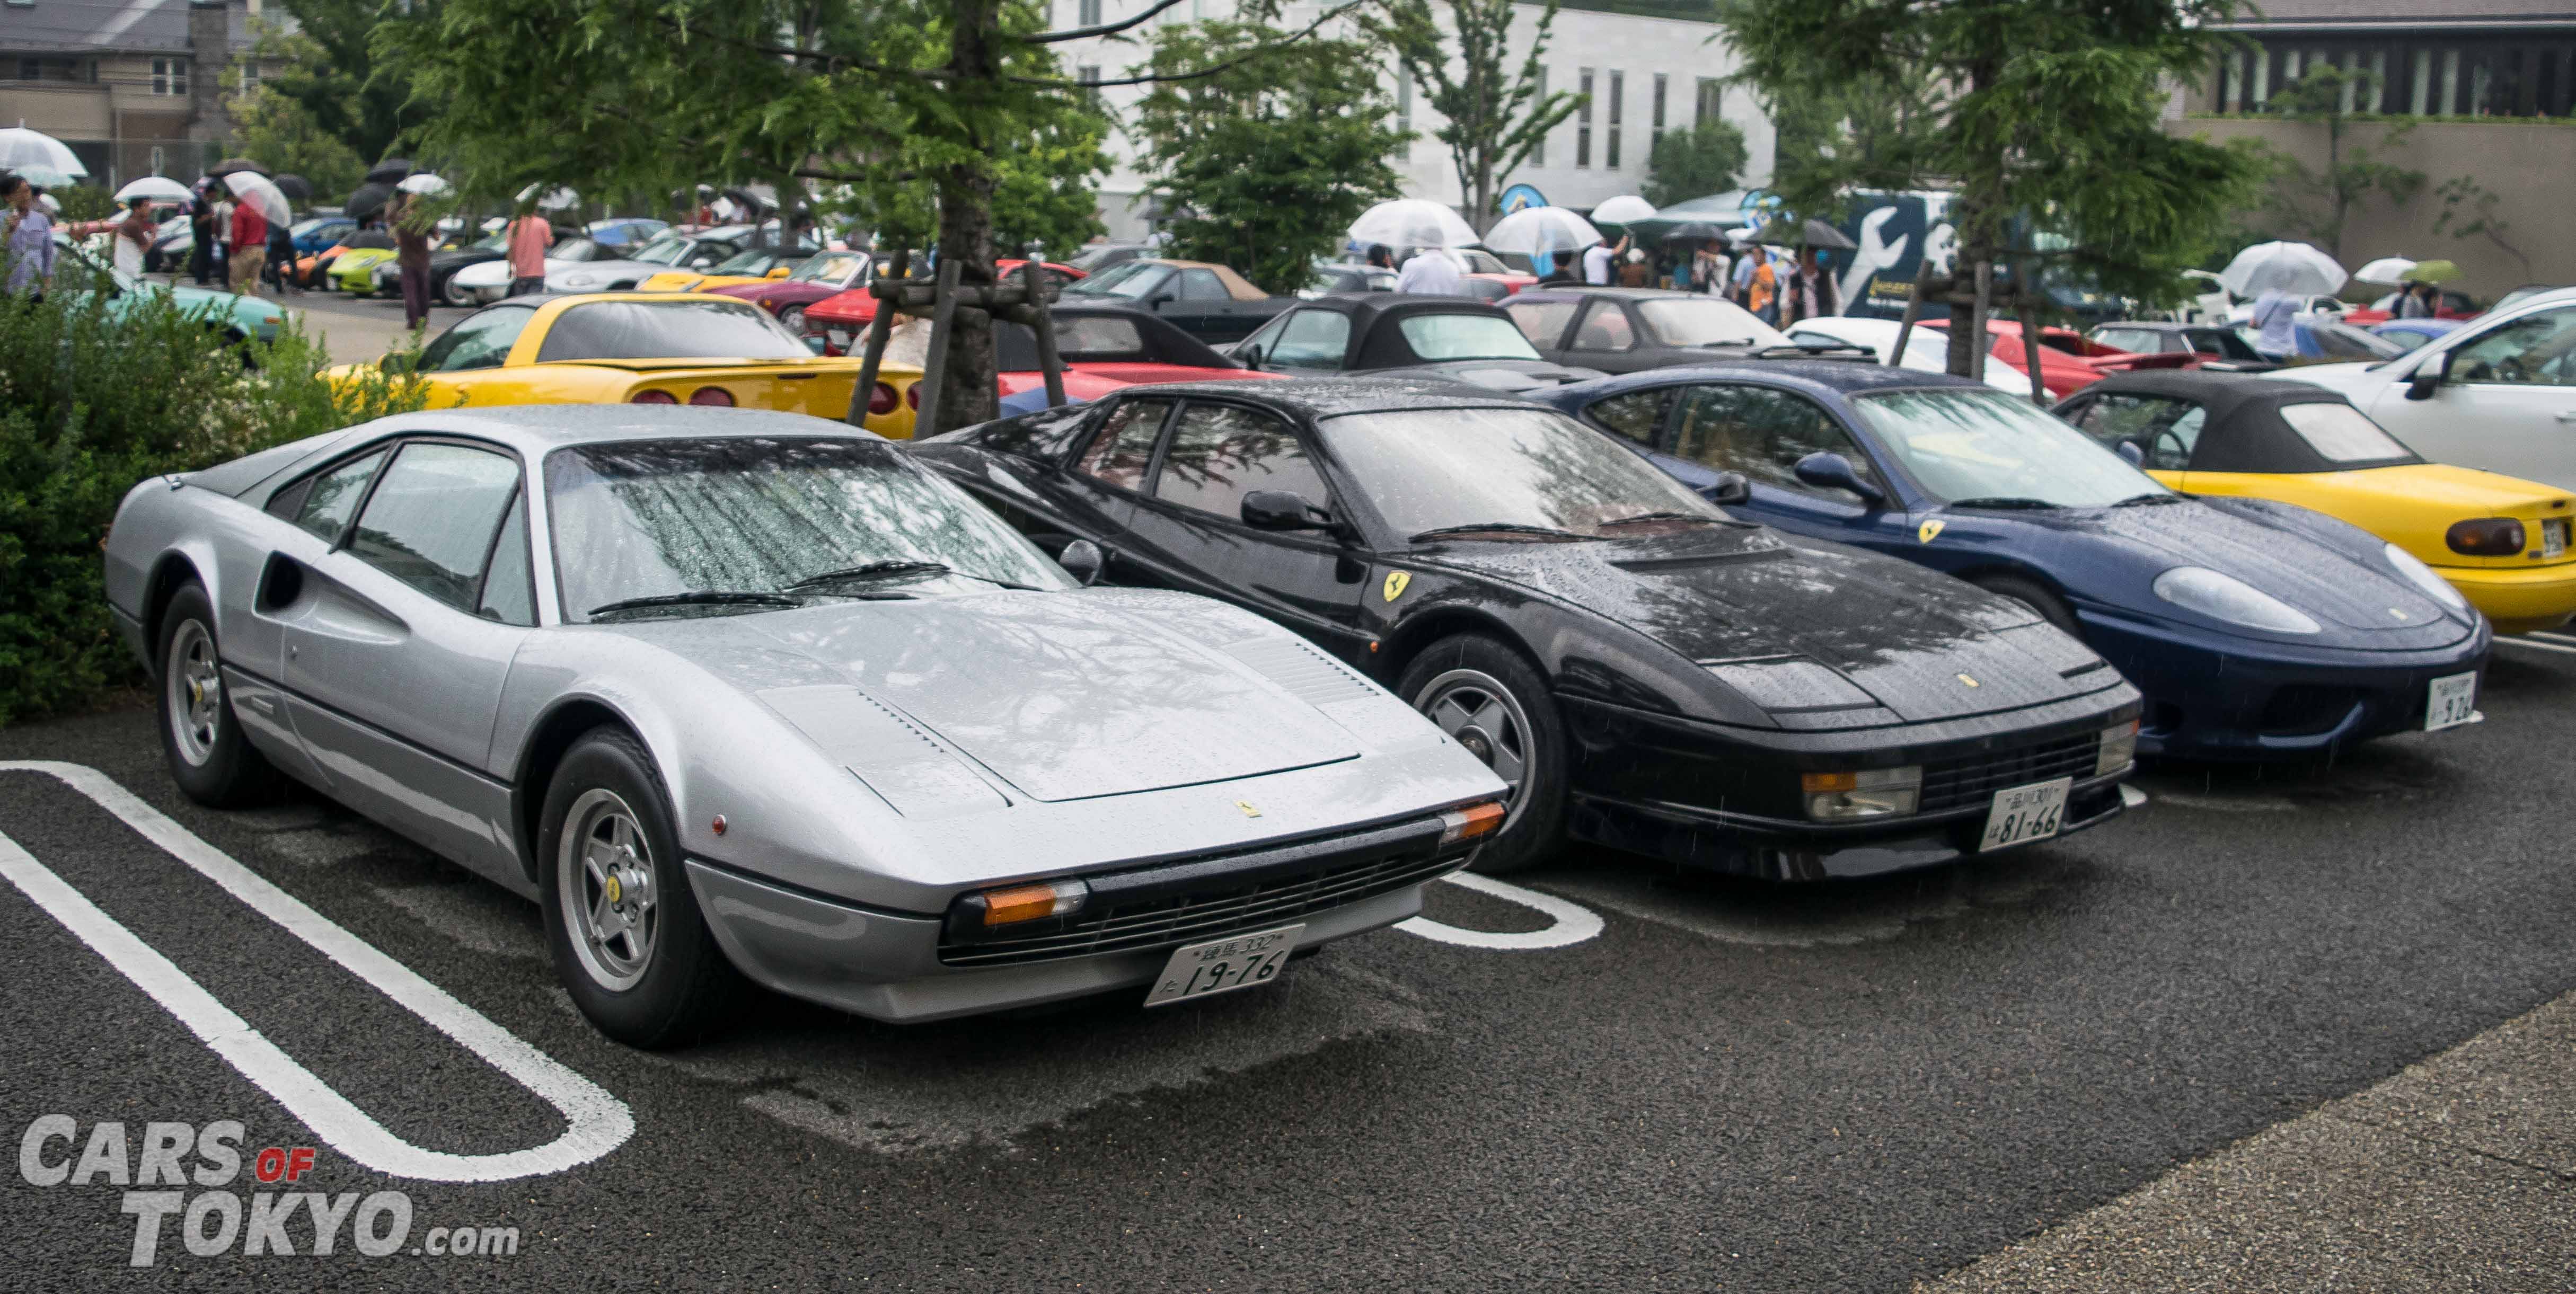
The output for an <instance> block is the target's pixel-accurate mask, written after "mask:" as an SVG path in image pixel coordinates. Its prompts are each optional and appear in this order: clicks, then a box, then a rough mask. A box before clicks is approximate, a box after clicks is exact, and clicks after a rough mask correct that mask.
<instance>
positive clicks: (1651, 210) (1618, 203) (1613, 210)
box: [1592, 193, 1655, 225]
mask: <svg viewBox="0 0 2576 1294" xmlns="http://www.w3.org/2000/svg"><path fill="white" fill-rule="evenodd" d="M1654 215H1655V204H1654V203H1651V202H1648V201H1646V200H1645V199H1644V198H1641V197H1638V196H1637V195H1636V194H1633V193H1623V194H1621V195H1619V196H1618V197H1615V198H1612V199H1610V200H1609V201H1608V202H1604V203H1602V204H1601V205H1600V206H1597V207H1594V208H1593V209H1592V223H1594V224H1596V225H1625V224H1629V223H1632V222H1634V221H1639V220H1651V219H1653V218H1654Z"/></svg>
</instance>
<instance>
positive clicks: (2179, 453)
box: [2074, 394, 2209, 472]
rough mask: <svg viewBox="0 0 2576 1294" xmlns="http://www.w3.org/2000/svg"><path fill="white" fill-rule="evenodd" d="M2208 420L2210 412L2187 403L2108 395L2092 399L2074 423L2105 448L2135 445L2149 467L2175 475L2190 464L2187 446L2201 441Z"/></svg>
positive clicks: (2154, 396) (2135, 396) (2155, 398)
mask: <svg viewBox="0 0 2576 1294" xmlns="http://www.w3.org/2000/svg"><path fill="white" fill-rule="evenodd" d="M2208 420H2209V411H2208V410H2206V409H2203V408H2201V407H2200V406H2199V405H2197V404H2194V403H2192V402H2191V401H2189V400H2176V399H2172V398H2169V397H2166V396H2159V395H2122V394H2111V395H2101V396H2096V397H2094V399H2093V401H2092V403H2090V404H2088V405H2086V406H2085V407H2084V409H2083V411H2082V412H2081V413H2079V414H2077V415H2076V417H2075V419H2074V422H2075V425H2076V426H2077V427H2079V428H2082V429H2083V431H2084V434H2085V435H2087V436H2090V437H2092V438H2093V439H2094V440H2095V441H2096V442H2098V443H2099V444H2100V445H2101V446H2102V447H2103V448H2104V449H2108V450H2113V451H2117V450H2118V449H2119V448H2120V446H2121V444H2122V443H2123V442H2126V443H2128V444H2133V445H2136V446H2137V447H2138V452H2139V453H2140V454H2141V455H2144V456H2145V460H2146V461H2145V466H2147V467H2148V468H2150V469H2152V470H2154V471H2159V472H2179V471H2183V470H2185V469H2186V468H2188V467H2189V466H2190V464H2191V447H2192V446H2193V445H2195V444H2198V443H2199V442H2200V427H2201V424H2202V423H2204V422H2206V421H2208Z"/></svg>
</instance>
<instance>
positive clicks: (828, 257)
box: [787, 252, 868, 283]
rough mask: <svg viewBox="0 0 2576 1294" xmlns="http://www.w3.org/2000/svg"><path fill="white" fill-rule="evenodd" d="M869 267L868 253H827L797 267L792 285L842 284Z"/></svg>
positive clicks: (789, 276)
mask: <svg viewBox="0 0 2576 1294" xmlns="http://www.w3.org/2000/svg"><path fill="white" fill-rule="evenodd" d="M867 267H868V254H867V253H866V252H825V253H824V254H822V255H820V256H817V257H815V258H814V259H812V260H809V261H807V262H805V263H804V264H802V265H799V266H797V267H796V272H795V273H793V274H790V275H788V276H787V279H788V281H789V282H791V283H840V282H844V281H846V280H847V279H848V278H849V277H850V276H851V275H853V274H856V273H858V272H859V271H861V270H864V269H866V268H867Z"/></svg>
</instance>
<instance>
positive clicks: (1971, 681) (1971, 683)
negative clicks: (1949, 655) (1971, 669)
mask: <svg viewBox="0 0 2576 1294" xmlns="http://www.w3.org/2000/svg"><path fill="white" fill-rule="evenodd" d="M1959 681H1960V682H1962V683H1965V684H1967V685H1968V686H1970V687H1975V686H1976V685H1977V680H1975V679H1972V678H1970V677H1968V676H1967V675H1965V674H1962V675H1960V676H1959Z"/></svg>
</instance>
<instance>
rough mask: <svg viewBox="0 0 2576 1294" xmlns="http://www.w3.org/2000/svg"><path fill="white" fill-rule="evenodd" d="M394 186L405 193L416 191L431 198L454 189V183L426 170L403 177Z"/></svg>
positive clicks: (443, 195) (452, 191) (444, 194)
mask: <svg viewBox="0 0 2576 1294" xmlns="http://www.w3.org/2000/svg"><path fill="white" fill-rule="evenodd" d="M394 187H395V188H397V189H400V190H402V191H403V192H405V193H417V194H421V195H422V196H424V197H431V198H438V197H445V196H446V195H448V194H450V193H454V192H455V191H456V186H455V185H453V184H450V183H448V182H447V181H445V180H442V179H440V178H438V177H437V176H435V175H432V174H430V173H429V172H427V171H423V172H421V173H420V174H418V175H413V176H408V177H405V178H404V180H403V182H402V183H400V184H397V185H395V186H394Z"/></svg>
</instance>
